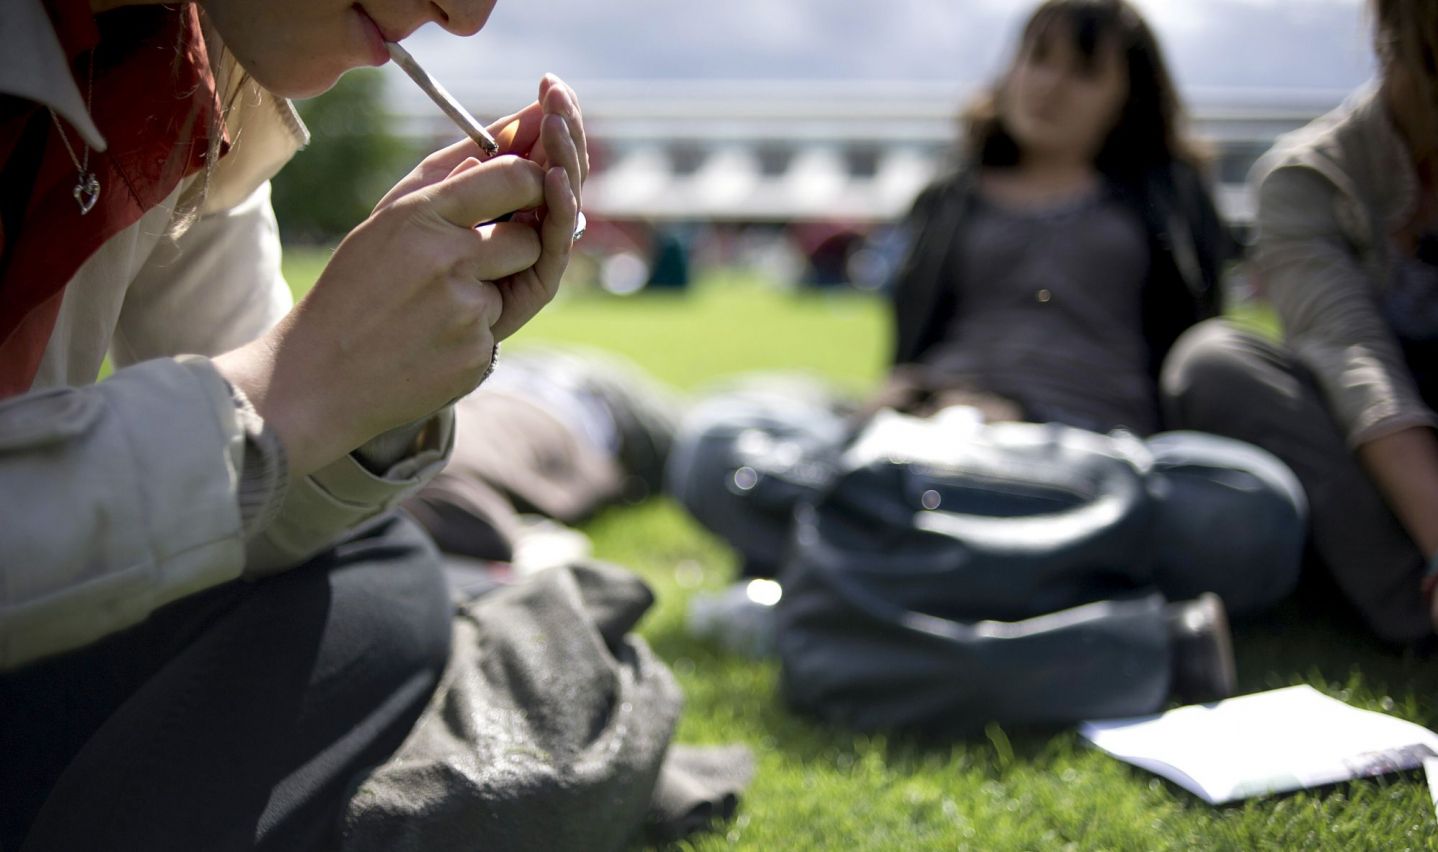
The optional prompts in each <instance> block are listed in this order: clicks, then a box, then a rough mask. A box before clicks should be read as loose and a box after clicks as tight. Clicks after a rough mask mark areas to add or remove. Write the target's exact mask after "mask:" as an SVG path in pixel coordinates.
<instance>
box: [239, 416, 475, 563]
mask: <svg viewBox="0 0 1438 852" xmlns="http://www.w3.org/2000/svg"><path fill="white" fill-rule="evenodd" d="M453 447H454V411H453V410H452V409H450V408H445V409H443V410H441V411H440V412H439V413H437V414H435V416H434V417H433V418H431V419H430V421H429V422H428V423H427V424H426V434H425V436H424V440H423V442H422V445H421V446H420V447H419V448H418V450H417V451H416V452H415V453H413V454H411V455H409V456H407V457H405V458H402V459H400V460H399V461H397V462H395V463H394V464H393V465H391V466H390V467H389V469H388V470H386V471H385V472H384V473H383V475H379V474H375V473H372V472H370V471H369V470H366V469H365V466H364V465H363V464H361V463H360V461H359V460H358V459H357V458H355V456H354V455H353V454H351V455H346V456H344V457H342V458H340V459H339V460H338V461H335V462H333V463H331V464H329V465H327V466H325V467H323V468H321V469H320V470H317V471H315V472H314V473H311V474H309V475H308V476H304V477H300V478H299V479H296V480H291V482H290V487H289V491H288V493H287V494H286V496H285V500H284V504H283V506H282V508H281V509H280V514H279V517H277V518H276V519H275V522H274V523H272V524H271V525H270V526H269V528H267V529H265V530H264V531H262V532H261V534H260V535H259V536H258V537H257V538H256V539H255V540H254V541H252V542H250V545H249V552H248V559H247V561H246V566H245V576H247V577H261V576H266V575H269V574H274V573H278V572H280V571H283V570H286V569H288V568H292V567H294V566H296V565H298V564H300V563H301V562H304V561H305V560H306V559H308V558H309V557H311V556H313V555H314V554H316V553H318V552H319V551H320V550H322V549H324V548H325V547H326V546H327V545H329V544H331V543H333V542H334V541H335V540H336V539H338V538H339V537H340V536H342V535H343V534H344V533H346V532H348V531H349V530H351V529H353V528H354V527H356V526H358V525H359V524H361V523H363V522H365V521H367V520H369V519H370V518H373V517H375V516H377V515H380V514H382V513H384V512H386V511H388V510H390V509H392V508H394V506H395V505H397V504H398V503H399V502H400V501H402V500H404V499H405V498H407V497H409V496H410V495H411V494H413V493H414V492H415V491H418V490H419V489H420V487H422V486H423V485H424V484H425V483H427V482H428V481H429V480H430V479H432V478H433V477H434V475H435V474H436V473H438V472H439V471H440V469H441V468H443V467H444V465H445V462H446V461H447V460H448V459H449V455H450V453H451V452H452V450H453Z"/></svg>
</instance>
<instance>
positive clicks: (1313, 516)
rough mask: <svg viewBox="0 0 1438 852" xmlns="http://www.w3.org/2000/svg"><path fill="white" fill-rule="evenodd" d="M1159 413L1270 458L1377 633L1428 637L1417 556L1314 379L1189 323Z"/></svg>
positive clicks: (1234, 336) (1211, 328)
mask: <svg viewBox="0 0 1438 852" xmlns="http://www.w3.org/2000/svg"><path fill="white" fill-rule="evenodd" d="M1163 393H1164V405H1165V408H1166V411H1165V416H1166V417H1167V419H1168V422H1169V424H1170V425H1172V426H1174V427H1175V428H1183V429H1197V430H1201V431H1204V432H1214V433H1217V434H1220V435H1228V436H1230V437H1234V438H1238V439H1239V440H1242V441H1247V442H1248V443H1251V444H1256V445H1258V446H1260V447H1263V448H1264V449H1266V450H1268V451H1269V452H1271V453H1273V454H1274V455H1276V456H1278V457H1279V458H1280V459H1282V460H1283V461H1284V462H1286V463H1287V464H1288V466H1289V467H1290V468H1291V469H1292V470H1293V472H1294V473H1295V474H1296V475H1297V476H1298V480H1299V482H1301V483H1302V484H1303V488H1304V490H1305V491H1306V492H1307V494H1308V501H1309V519H1310V525H1311V538H1310V542H1311V545H1312V549H1313V552H1314V554H1315V555H1316V556H1317V558H1318V560H1319V561H1320V562H1322V563H1323V564H1324V565H1325V566H1326V567H1327V569H1328V570H1329V571H1330V572H1331V573H1332V575H1333V579H1334V580H1335V581H1336V583H1337V585H1338V587H1339V589H1340V590H1341V591H1342V592H1343V594H1344V595H1345V596H1346V597H1347V598H1348V600H1350V601H1351V602H1352V603H1353V604H1354V606H1356V607H1357V609H1358V612H1359V614H1360V615H1361V616H1362V617H1363V619H1364V621H1365V622H1366V623H1367V624H1368V626H1369V627H1370V628H1371V629H1372V630H1373V632H1374V633H1376V634H1377V635H1378V636H1379V637H1381V638H1383V639H1385V640H1387V641H1390V642H1397V643H1407V642H1412V641H1415V640H1418V639H1421V638H1423V637H1425V636H1427V635H1429V634H1430V633H1432V630H1433V628H1432V626H1431V625H1430V623H1429V619H1428V613H1427V610H1426V608H1425V607H1424V606H1423V601H1422V598H1421V596H1420V594H1419V584H1420V582H1421V573H1422V566H1423V558H1422V555H1421V554H1420V553H1419V552H1418V548H1417V547H1416V546H1415V545H1414V544H1413V540H1412V539H1411V538H1409V536H1408V533H1407V532H1406V531H1405V530H1404V529H1403V526H1402V524H1400V523H1399V521H1398V519H1397V518H1396V517H1395V516H1394V514H1393V512H1392V510H1391V509H1389V508H1388V504H1387V503H1386V502H1384V499H1383V496H1382V494H1380V493H1379V491H1378V488H1377V486H1376V485H1375V484H1374V483H1373V480H1371V479H1370V478H1369V477H1368V475H1367V474H1366V473H1365V472H1364V470H1363V468H1362V467H1361V466H1360V464H1359V461H1358V458H1357V457H1356V456H1355V455H1354V453H1353V452H1352V450H1350V449H1349V447H1348V445H1347V442H1346V441H1345V439H1344V436H1343V433H1342V431H1341V430H1340V429H1339V427H1338V424H1337V422H1336V421H1335V420H1334V418H1333V415H1332V413H1331V412H1330V411H1329V409H1328V407H1327V406H1326V405H1325V404H1324V401H1323V397H1322V394H1321V391H1320V389H1319V387H1318V385H1317V382H1316V381H1315V380H1314V378H1313V376H1312V375H1311V374H1310V373H1309V372H1308V370H1306V369H1305V368H1304V367H1302V366H1301V365H1299V364H1298V363H1297V362H1295V361H1294V360H1293V357H1292V355H1291V354H1290V353H1288V352H1287V351H1286V350H1284V349H1283V348H1282V347H1280V346H1277V345H1275V344H1273V343H1270V342H1268V341H1266V340H1264V339H1262V338H1260V337H1258V336H1256V335H1254V334H1251V333H1247V332H1243V331H1240V330H1238V329H1235V328H1234V327H1232V326H1230V325H1228V324H1226V323H1223V322H1221V321H1210V322H1207V323H1203V324H1201V325H1199V326H1196V327H1194V328H1193V329H1190V330H1189V332H1188V333H1187V334H1185V335H1184V336H1183V337H1182V338H1180V339H1179V342H1178V344H1177V345H1175V346H1174V348H1173V351H1172V352H1171V353H1170V355H1169V359H1168V361H1167V363H1166V366H1165V368H1164V376H1163Z"/></svg>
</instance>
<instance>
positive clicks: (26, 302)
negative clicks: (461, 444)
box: [0, 0, 588, 849]
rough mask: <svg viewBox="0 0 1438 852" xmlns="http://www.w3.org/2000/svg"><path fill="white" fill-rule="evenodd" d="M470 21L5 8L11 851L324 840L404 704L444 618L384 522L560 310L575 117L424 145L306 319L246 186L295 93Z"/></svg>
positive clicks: (541, 99) (321, 8)
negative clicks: (548, 313)
mask: <svg viewBox="0 0 1438 852" xmlns="http://www.w3.org/2000/svg"><path fill="white" fill-rule="evenodd" d="M493 6H494V0H434V2H429V3H411V2H407V1H406V0H362V2H359V3H355V2H352V0H306V2H303V3H296V2H292V0H201V2H198V3H184V4H175V3H170V4H162V3H158V2H153V0H5V2H4V3H3V4H0V554H3V558H0V801H4V802H5V806H4V808H0V848H4V849H20V848H25V849H100V848H104V849H237V848H251V847H254V848H286V849H291V848H312V847H313V846H315V845H323V844H325V843H326V842H328V839H329V834H330V833H331V832H333V831H334V830H335V828H334V826H335V824H336V814H337V813H338V811H339V809H340V807H341V805H342V803H343V801H344V800H345V798H346V797H347V795H348V794H349V792H350V788H349V785H350V784H351V782H352V780H353V778H354V777H355V774H356V772H358V771H359V770H361V769H363V768H366V767H372V766H374V765H376V764H379V763H381V762H382V761H383V760H384V759H385V758H386V757H387V756H388V755H390V754H391V753H392V752H393V751H394V749H395V748H397V747H398V745H399V744H400V742H401V741H402V740H403V739H404V737H405V736H406V734H407V733H408V731H409V729H410V727H411V725H412V724H413V722H414V720H415V719H416V718H417V716H418V715H419V713H420V712H421V710H422V709H423V708H424V707H425V705H426V702H427V700H428V698H429V696H430V694H431V693H432V691H433V689H434V686H435V684H436V682H437V679H438V678H439V675H440V673H441V671H442V669H443V668H444V666H445V662H446V660H447V658H448V654H449V641H450V624H449V612H450V603H449V599H448V595H447V592H446V588H445V584H444V581H443V578H442V574H441V570H440V565H439V562H438V558H437V556H436V553H435V551H434V548H433V546H432V544H431V543H430V542H429V541H428V540H427V539H426V537H425V536H424V534H423V533H422V532H420V531H419V529H418V528H417V527H416V526H415V525H414V523H413V522H412V521H409V520H407V519H404V518H402V517H401V516H398V515H394V514H391V513H389V511H388V510H389V508H390V507H393V506H394V505H395V504H396V503H398V502H399V501H400V500H401V499H403V498H404V497H405V496H406V495H408V494H410V493H412V492H413V491H415V490H416V489H417V488H419V487H420V486H421V485H422V484H424V483H425V482H426V481H428V479H429V478H430V477H432V476H433V475H434V473H435V472H436V471H437V470H438V469H439V468H440V467H442V466H443V464H444V463H445V460H446V458H447V456H448V454H449V452H450V446H451V442H452V435H453V425H452V423H453V415H452V413H451V410H450V408H449V403H450V401H452V400H454V399H456V398H458V397H461V396H463V395H464V394H466V393H467V392H469V391H470V390H471V389H473V388H474V387H475V386H476V385H477V384H479V383H480V382H481V381H482V380H483V379H484V377H485V376H486V375H487V374H488V373H489V371H490V369H491V368H492V366H493V362H494V357H495V352H496V348H497V345H498V343H499V342H500V341H502V340H504V339H505V338H507V337H509V336H510V335H512V334H514V333H515V331H517V330H518V329H519V328H521V327H522V326H523V325H524V324H525V323H526V322H528V321H529V320H530V319H531V318H532V317H533V316H534V315H535V314H536V313H537V312H538V311H539V310H541V309H542V308H543V307H544V306H545V305H546V304H547V303H548V302H549V301H550V300H551V299H552V298H553V297H554V295H555V292H556V288H557V287H558V286H559V281H560V275H561V273H562V272H563V271H564V269H565V266H566V264H567V262H568V260H569V255H570V251H571V246H572V243H573V240H574V237H575V233H576V231H577V230H579V229H580V219H579V203H580V188H581V186H582V185H583V183H584V179H585V176H586V172H587V170H588V161H587V155H586V152H585V136H584V123H583V119H582V116H581V113H580V108H579V104H578V101H577V99H576V96H575V94H574V92H573V91H572V90H571V89H570V87H569V86H568V85H566V84H565V83H564V82H562V81H560V80H559V79H558V78H556V77H554V76H545V77H544V78H543V80H541V81H540V83H539V86H538V97H537V99H536V100H535V102H533V103H531V104H529V105H528V106H526V107H524V108H523V109H521V110H519V111H518V112H516V113H514V114H513V115H511V116H507V117H505V118H502V119H500V120H499V121H498V122H496V123H495V124H494V125H492V127H491V128H490V130H489V131H488V132H489V133H491V134H492V135H497V136H499V142H498V144H497V146H496V150H492V151H487V150H483V149H482V148H481V147H480V145H479V144H477V143H476V142H475V141H473V140H472V139H470V138H464V139H463V140H462V141H460V142H457V143H455V144H453V145H451V146H449V147H447V148H444V149H442V150H440V151H437V152H435V153H433V154H431V155H430V156H428V157H426V158H425V159H424V161H423V162H421V163H420V164H419V166H418V167H417V168H415V169H414V171H413V172H411V173H410V174H409V175H407V176H406V177H405V178H404V179H403V180H401V181H400V182H399V183H398V184H396V185H395V186H394V188H393V189H392V190H390V191H389V193H388V194H386V195H385V196H384V198H382V199H380V201H379V203H378V205H377V206H376V207H375V209H374V212H373V213H372V214H371V215H370V216H369V217H368V218H367V219H366V220H364V221H363V222H360V223H357V225H356V227H355V228H354V230H353V231H351V232H350V233H349V235H348V236H347V237H346V238H345V239H344V241H343V242H342V243H341V244H340V245H339V247H338V248H337V249H336V250H335V252H334V254H333V256H332V257H331V258H330V260H329V263H328V264H327V266H326V267H325V269H324V271H323V272H322V273H321V275H320V276H319V279H318V281H317V282H316V284H315V286H314V288H313V289H312V290H311V291H310V292H309V293H308V294H307V295H306V296H305V297H304V298H303V299H302V300H301V301H300V302H299V303H298V304H295V305H292V304H291V297H290V294H289V289H288V288H287V286H286V284H285V281H284V280H283V278H282V277H281V274H280V265H279V257H280V255H279V245H278V238H277V236H276V227H275V221H274V216H273V213H272V211H271V207H270V203H269V186H268V182H267V181H268V179H269V177H270V176H271V175H273V174H274V173H275V172H276V171H277V170H278V169H279V168H280V167H281V166H282V165H283V164H284V162H285V161H286V160H287V159H288V158H289V157H290V155H291V154H293V152H294V151H295V150H297V149H298V148H299V147H300V145H301V144H303V142H304V141H305V138H306V131H305V129H304V128H303V126H302V125H301V124H300V123H299V121H298V119H297V117H296V115H295V112H294V110H293V108H292V107H291V106H290V104H289V102H288V100H287V98H292V97H306V96H310V95H315V94H318V93H320V92H323V91H324V90H326V89H328V88H329V87H330V86H331V85H333V84H334V82H335V81H336V80H337V79H338V78H339V76H340V75H341V74H343V73H344V72H345V71H347V70H349V69H351V68H355V67H359V66H365V65H380V64H383V63H385V62H387V61H389V59H390V48H389V46H388V44H387V43H392V42H399V41H401V40H402V39H403V38H404V37H406V36H407V35H409V34H410V33H412V32H413V31H414V30H415V29H417V28H418V27H420V26H421V25H423V24H426V23H431V22H433V23H436V24H438V25H439V26H441V27H443V28H444V29H446V30H448V31H449V32H450V33H453V34H454V35H457V36H471V35H474V34H475V33H477V32H478V31H479V30H480V29H481V28H482V27H483V26H484V24H485V21H486V19H487V18H488V16H489V14H490V12H491V10H492V8H493ZM107 354H108V355H109V356H110V358H111V360H112V362H113V365H114V368H115V369H114V372H113V374H112V375H110V376H109V377H108V378H106V379H105V380H104V381H100V382H96V381H95V378H96V376H97V374H98V373H99V371H100V367H101V362H102V360H103V359H104V358H105V357H106V355H107ZM136 778H143V783H134V782H135V779H136Z"/></svg>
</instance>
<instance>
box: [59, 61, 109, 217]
mask: <svg viewBox="0 0 1438 852" xmlns="http://www.w3.org/2000/svg"><path fill="white" fill-rule="evenodd" d="M89 65H90V70H89V75H88V78H89V79H88V80H87V82H86V84H85V112H86V113H89V112H90V104H91V102H92V101H93V100H94V97H95V55H94V53H91V54H90V63H89ZM50 118H51V119H52V120H54V122H55V132H57V133H59V134H60V141H61V142H62V143H64V145H65V153H67V154H69V155H70V162H72V163H74V164H75V190H74V192H73V193H72V194H73V195H74V196H75V203H76V204H78V205H80V215H81V216H84V215H85V214H86V213H89V212H90V211H91V210H93V209H94V208H95V202H97V201H99V200H100V179H99V178H97V177H95V173H94V172H92V171H90V146H89V145H88V144H86V142H85V140H84V137H81V139H80V145H81V146H82V147H84V149H85V155H84V157H83V158H81V157H78V156H76V155H75V149H74V148H72V147H71V146H70V140H69V138H67V137H66V136H65V127H64V126H63V125H62V124H60V116H58V115H56V114H55V110H54V109H51V110H50Z"/></svg>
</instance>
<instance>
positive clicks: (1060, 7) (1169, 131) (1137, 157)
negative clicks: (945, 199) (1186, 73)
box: [961, 0, 1204, 179]
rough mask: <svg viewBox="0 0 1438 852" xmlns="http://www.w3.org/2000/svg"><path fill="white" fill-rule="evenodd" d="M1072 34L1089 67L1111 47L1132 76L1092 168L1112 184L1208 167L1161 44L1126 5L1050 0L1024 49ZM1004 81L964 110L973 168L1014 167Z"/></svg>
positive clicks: (966, 149)
mask: <svg viewBox="0 0 1438 852" xmlns="http://www.w3.org/2000/svg"><path fill="white" fill-rule="evenodd" d="M1064 33H1067V34H1068V36H1069V37H1070V38H1072V39H1073V40H1074V49H1075V50H1076V51H1078V54H1079V55H1080V56H1081V57H1082V58H1083V61H1084V63H1085V64H1086V65H1088V66H1092V65H1093V64H1094V63H1095V62H1096V61H1097V57H1098V55H1099V52H1100V51H1101V50H1104V49H1108V47H1109V45H1112V46H1113V47H1114V48H1116V49H1117V51H1118V55H1119V57H1120V59H1121V61H1123V63H1124V65H1125V67H1126V70H1127V73H1128V98H1127V100H1126V101H1125V102H1124V104H1123V108H1122V110H1121V111H1120V112H1119V118H1118V122H1117V124H1115V125H1114V128H1113V130H1112V131H1111V132H1110V133H1109V135H1108V138H1107V139H1106V140H1105V141H1104V144H1103V146H1102V148H1101V149H1100V150H1099V153H1098V155H1097V156H1096V157H1095V158H1094V165H1095V166H1096V167H1097V168H1098V170H1099V171H1101V172H1103V173H1104V174H1106V175H1109V176H1110V177H1114V178H1119V179H1122V178H1127V177H1136V176H1138V175H1141V174H1143V173H1144V172H1146V171H1147V170H1148V169H1150V168H1153V167H1155V166H1159V165H1162V164H1165V163H1169V162H1172V161H1174V160H1181V161H1184V162H1187V163H1190V164H1192V165H1195V166H1197V165H1200V164H1201V163H1202V161H1203V159H1204V158H1203V157H1202V155H1201V154H1200V153H1199V151H1198V150H1197V148H1195V147H1194V146H1193V145H1192V144H1191V143H1190V142H1189V141H1188V140H1186V139H1185V138H1184V137H1183V135H1182V133H1181V130H1180V128H1181V125H1182V123H1183V107H1182V105H1181V104H1180V102H1179V98H1178V93H1177V90H1176V89H1175V87H1174V85H1173V78H1172V77H1170V76H1169V73H1168V67H1167V65H1166V64H1165V63H1164V59H1163V53H1162V51H1160V50H1159V47H1158V40H1157V39H1155V38H1154V35H1153V31H1152V30H1150V29H1149V26H1148V24H1147V23H1145V22H1144V20H1143V17H1142V16H1140V15H1139V13H1138V10H1136V9H1134V7H1133V6H1131V5H1130V4H1129V3H1127V2H1126V0H1045V2H1044V3H1043V4H1042V5H1041V6H1039V7H1038V9H1036V10H1035V11H1034V13H1033V15H1032V16H1031V17H1030V18H1029V20H1028V23H1026V24H1025V25H1024V30H1023V35H1022V36H1021V38H1020V40H1019V50H1020V51H1021V52H1022V51H1023V50H1024V49H1025V48H1028V47H1031V46H1035V45H1043V44H1045V43H1046V42H1047V41H1048V40H1049V39H1053V38H1058V37H1060V36H1061V34H1064ZM1003 85H1004V83H1003V82H1000V83H999V84H997V85H995V86H993V87H992V88H991V89H990V90H989V91H987V92H985V93H983V94H981V95H979V96H978V97H977V98H976V99H975V100H974V101H973V102H972V103H971V104H970V105H969V107H968V108H967V109H966V110H965V111H964V115H963V123H964V125H965V142H964V144H963V146H962V150H961V154H962V156H964V157H965V158H966V160H967V162H968V163H969V164H977V165H984V166H999V167H1003V166H1012V165H1014V164H1016V163H1017V162H1018V161H1019V155H1020V149H1019V144H1018V142H1017V141H1015V140H1014V138H1013V136H1011V135H1010V134H1009V131H1008V130H1007V128H1005V127H1004V125H1003V119H1002V117H1001V116H1000V115H999V110H998V103H997V100H998V92H999V90H1000V89H1001V88H1002V86H1003Z"/></svg>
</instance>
